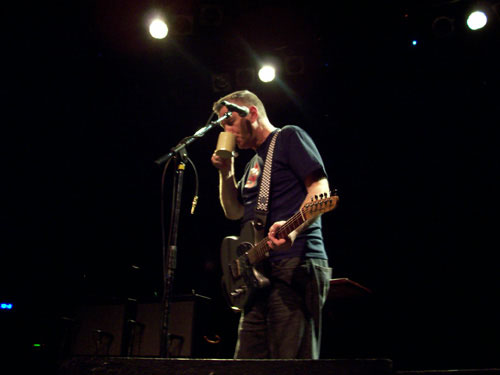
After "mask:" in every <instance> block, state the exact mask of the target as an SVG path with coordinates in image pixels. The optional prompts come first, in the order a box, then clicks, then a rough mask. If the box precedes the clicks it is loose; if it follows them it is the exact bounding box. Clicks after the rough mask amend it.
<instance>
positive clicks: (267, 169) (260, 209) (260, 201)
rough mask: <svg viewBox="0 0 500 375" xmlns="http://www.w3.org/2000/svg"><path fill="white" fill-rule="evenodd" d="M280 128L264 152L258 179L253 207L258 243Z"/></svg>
mask: <svg viewBox="0 0 500 375" xmlns="http://www.w3.org/2000/svg"><path fill="white" fill-rule="evenodd" d="M280 130H281V129H278V130H277V131H276V132H275V133H274V135H273V138H272V139H271V143H270V144H269V148H268V149H267V153H266V160H265V162H264V171H263V172H262V177H261V178H260V181H259V196H258V198H257V205H256V207H255V217H254V220H253V228H254V241H255V243H258V242H259V241H260V240H262V239H263V238H264V237H266V236H265V228H266V220H267V214H268V212H269V209H268V205H269V190H270V188H271V167H272V164H273V154H274V146H275V144H276V139H277V138H278V134H279V132H280Z"/></svg>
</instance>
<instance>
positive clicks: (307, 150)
mask: <svg viewBox="0 0 500 375" xmlns="http://www.w3.org/2000/svg"><path fill="white" fill-rule="evenodd" d="M275 131H277V130H275ZM273 134H274V132H273V133H272V134H270V135H269V136H268V137H267V138H266V140H265V141H264V143H263V144H261V145H260V146H259V147H258V148H257V150H256V151H257V152H256V154H255V155H254V157H253V158H252V159H251V160H250V161H249V163H248V164H247V166H246V168H245V172H244V174H243V177H242V178H241V180H240V181H239V182H238V190H239V194H240V200H241V202H242V204H243V205H244V207H245V212H244V215H243V219H242V223H245V222H247V221H248V220H252V219H253V218H254V214H255V205H256V202H257V197H258V195H259V180H260V177H261V175H262V172H263V170H264V159H265V157H266V154H267V149H268V148H269V144H270V142H271V138H272V137H273ZM318 171H319V172H321V173H323V174H324V175H325V177H326V171H325V168H324V165H323V160H322V159H321V156H320V154H319V152H318V149H317V148H316V145H315V144H314V142H313V140H312V139H311V137H310V136H309V135H308V134H307V133H306V132H305V131H304V130H303V129H301V128H299V127H298V126H295V125H287V126H285V127H283V128H282V129H281V132H280V134H279V135H278V138H277V139H276V145H275V149H274V155H273V164H272V170H271V190H270V193H269V195H270V197H269V207H268V209H269V214H268V215H267V228H269V226H271V225H272V224H273V223H274V222H276V221H279V220H287V219H289V218H290V217H291V216H292V215H293V214H295V213H296V212H297V211H298V210H299V208H300V205H301V204H302V202H303V201H304V199H305V198H306V195H307V189H306V187H305V184H304V181H305V178H306V177H307V176H308V175H310V174H311V173H314V172H318ZM267 228H266V229H267ZM296 256H300V257H308V258H321V259H327V255H326V252H325V247H324V244H323V235H322V233H321V217H319V218H318V219H316V220H315V221H314V222H313V223H312V224H311V225H310V226H309V227H308V228H307V229H306V230H304V231H303V232H302V233H301V234H300V235H299V236H297V238H296V240H295V242H294V244H293V246H292V248H291V249H290V250H287V251H279V252H278V251H277V252H273V251H271V252H270V260H271V261H276V260H280V259H284V258H289V257H296Z"/></svg>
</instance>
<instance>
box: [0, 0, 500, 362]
mask: <svg viewBox="0 0 500 375" xmlns="http://www.w3.org/2000/svg"><path fill="white" fill-rule="evenodd" d="M486 3H488V2H486ZM494 3H495V2H494V1H491V2H489V3H488V4H491V6H490V8H489V9H490V10H491V13H490V23H489V24H488V27H487V28H485V29H484V30H481V31H477V32H472V31H468V30H466V29H465V26H464V20H463V17H464V16H465V12H466V11H467V10H468V9H469V6H470V5H471V4H472V2H468V1H448V2H442V1H441V2H436V1H434V2H429V1H425V2H419V1H413V2H412V1H400V2H364V1H356V2H342V3H340V2H339V3H329V2H316V1H313V2H303V3H301V4H300V5H296V4H295V3H289V2H284V1H236V2H228V1H210V2H204V1H172V2H167V1H165V2H159V1H156V2H154V1H151V2H148V1H121V2H117V1H89V2H87V1H76V2H66V3H62V4H59V6H57V7H56V6H54V7H50V8H49V7H45V5H44V6H42V5H37V6H35V8H30V7H29V6H27V5H26V7H25V9H15V10H12V11H9V12H7V13H8V15H4V18H9V22H7V23H6V25H5V26H7V27H9V30H7V34H5V33H4V37H6V38H7V41H6V44H5V45H4V48H5V49H4V57H3V59H2V65H3V67H4V69H3V73H4V76H3V82H4V83H3V85H2V104H3V111H2V112H3V113H4V114H5V116H4V121H3V133H4V136H2V141H3V142H2V143H4V144H3V146H2V148H1V149H2V165H3V166H2V175H3V178H2V184H1V186H2V190H1V193H2V194H1V196H2V213H1V220H2V221H1V222H2V232H3V234H2V241H1V248H2V275H1V279H0V280H1V282H2V284H1V285H2V289H1V291H0V297H1V298H3V299H5V300H6V301H8V300H9V301H14V302H15V303H16V305H17V306H18V309H19V311H21V312H24V314H25V315H26V316H33V317H36V318H34V320H33V321H38V320H37V319H42V318H48V317H54V316H59V315H64V314H66V315H71V311H72V309H73V308H74V306H75V305H77V304H78V303H81V302H82V301H85V300H86V299H87V298H90V297H91V298H94V299H95V298H99V299H104V300H105V299H117V298H124V297H129V296H132V295H133V296H138V297H139V298H144V299H148V298H149V299H154V298H156V297H157V296H158V295H160V294H161V289H162V269H161V263H162V241H161V239H162V236H161V216H160V192H161V176H162V168H160V167H159V166H158V165H156V164H155V163H154V160H156V159H157V158H158V157H160V156H161V155H163V154H165V153H167V152H168V150H169V149H170V148H171V147H173V146H175V145H176V144H177V143H178V142H179V141H180V140H181V139H182V138H184V137H186V136H189V135H192V134H193V133H194V132H195V131H196V130H198V129H199V128H201V127H202V126H203V125H205V123H206V121H207V119H208V118H209V116H210V109H211V104H212V103H213V102H214V101H215V100H216V99H217V98H218V97H220V96H221V95H223V94H225V93H227V92H228V90H232V89H240V88H248V89H250V90H252V91H254V92H256V93H257V94H259V95H260V96H261V97H262V99H263V101H264V103H265V104H266V106H267V110H268V114H269V116H270V119H271V122H273V124H274V125H276V126H282V125H285V124H297V125H300V126H302V127H303V128H304V129H306V130H307V131H308V132H309V133H310V134H311V135H312V137H313V138H314V139H315V140H316V142H317V145H318V148H319V150H320V152H321V153H322V155H323V158H324V160H325V163H326V166H327V171H328V173H329V177H330V183H331V184H332V185H333V186H335V187H336V188H337V189H338V191H339V194H340V197H341V203H340V205H339V207H338V209H336V210H335V211H334V212H332V213H329V214H327V215H325V216H324V217H323V222H324V230H325V241H326V244H327V247H328V252H329V256H330V263H331V265H332V266H333V268H334V277H348V278H351V279H352V280H355V281H356V282H359V283H361V284H362V285H364V286H366V287H368V288H370V289H371V290H372V291H373V300H374V302H373V305H372V307H371V309H372V310H367V311H369V313H367V314H366V315H363V314H362V313H360V312H359V311H357V313H356V314H354V315H351V316H352V317H354V316H355V319H360V320H364V322H365V325H366V326H370V327H372V329H374V330H373V331H370V330H369V329H368V331H370V333H366V332H368V331H365V334H366V335H368V334H372V335H375V336H376V337H375V338H374V337H371V338H370V339H367V342H370V343H373V346H371V347H369V348H364V349H363V350H365V352H363V353H360V354H367V353H368V354H370V355H381V356H386V357H389V358H393V359H395V360H396V361H399V362H398V363H399V364H400V365H401V366H402V367H409V368H416V367H419V368H428V367H443V368H451V367H455V368H460V367H462V368H463V367H469V368H470V367H494V366H499V365H500V364H499V363H498V356H496V353H498V351H499V349H500V341H499V337H500V325H499V323H498V313H497V311H496V308H495V307H494V306H495V305H496V304H495V302H496V301H495V299H496V297H497V296H498V294H499V287H500V277H499V276H498V270H497V267H496V261H495V259H496V250H494V249H495V248H497V246H498V240H497V233H496V230H497V220H496V217H497V206H496V205H495V201H496V200H497V199H496V198H497V191H498V188H499V183H498V161H499V159H498V140H499V137H498V135H499V130H498V125H499V120H498V118H499V116H498V115H499V109H498V108H499V105H498V103H499V102H500V101H499V78H500V77H499V69H498V67H499V66H500V65H499V63H500V59H499V48H498V46H499V41H500V38H499V23H500V16H499V14H498V5H496V7H493V5H494ZM151 9H158V10H161V11H164V12H165V13H166V14H167V18H168V17H170V19H172V20H177V21H179V22H178V23H176V24H175V25H177V28H174V27H173V28H172V30H171V32H170V33H169V35H168V37H167V38H166V39H164V40H160V41H159V40H153V39H151V38H150V37H149V35H148V34H147V20H148V17H150V16H151ZM442 15H446V16H449V17H450V18H453V19H454V20H455V23H454V24H453V25H454V29H453V30H451V31H450V32H449V33H446V28H440V29H439V30H437V29H433V27H432V24H433V21H434V20H435V19H436V18H437V17H439V16H442ZM181 16H182V18H181ZM182 20H187V21H190V22H192V23H188V24H187V27H186V28H181V21H182ZM185 26H186V25H185ZM413 40H417V41H418V43H417V45H416V46H414V45H412V43H411V42H412V41H413ZM268 59H272V61H274V62H275V63H276V64H277V66H278V76H279V79H278V80H277V81H275V82H273V83H270V84H263V83H260V82H258V81H257V80H253V81H252V80H249V79H248V76H244V75H239V74H242V73H244V72H248V71H249V70H250V69H256V68H257V67H258V65H259V63H260V62H262V61H267V60H268ZM292 62H294V64H292ZM215 77H219V78H220V77H223V78H226V79H227V81H226V84H227V85H228V86H225V87H223V88H221V87H220V86H217V85H216V83H220V82H221V81H218V80H215ZM217 136H218V130H213V131H211V132H210V133H209V134H207V135H206V136H205V137H203V138H202V139H201V140H199V141H197V142H195V143H193V144H192V145H190V146H189V147H188V154H189V157H190V158H191V160H192V162H193V164H194V165H195V166H196V169H197V172H198V177H199V180H198V182H199V203H198V206H197V209H196V211H195V214H194V215H190V214H189V210H190V207H191V200H192V198H193V194H194V190H195V182H196V181H195V175H194V170H193V169H192V167H191V166H190V165H188V168H187V170H186V172H185V181H184V189H183V201H182V211H181V218H180V226H179V239H178V250H179V252H178V269H177V272H176V275H175V291H176V293H179V294H183V293H191V291H192V290H194V291H196V293H199V294H202V295H205V296H208V297H210V298H213V299H214V300H215V301H218V306H219V308H220V310H221V313H220V316H221V319H220V322H213V324H214V325H215V326H217V324H223V323H224V322H226V321H227V320H224V319H229V320H231V319H232V318H227V317H226V315H225V314H229V312H226V307H225V306H224V305H223V304H224V301H223V300H222V299H221V296H220V293H221V292H220V285H219V280H220V267H219V263H218V262H219V260H218V256H219V245H220V242H221V240H222V238H223V237H224V236H227V235H234V234H237V233H238V224H237V223H234V222H229V221H227V220H225V219H224V218H223V213H222V210H221V209H220V207H219V205H218V200H217V196H218V188H217V183H218V178H217V173H216V170H215V169H214V168H213V167H212V165H211V164H210V155H211V153H212V152H213V150H214V147H215V144H216V140H217ZM248 157H249V153H247V152H241V153H240V156H239V157H238V159H237V164H238V166H239V167H241V166H242V165H243V164H244V163H245V162H246V160H248ZM172 178H173V173H172V170H171V169H169V170H167V174H166V180H165V185H166V188H165V192H166V204H165V209H166V211H167V216H168V214H169V209H170V207H171V204H170V189H171V186H172V183H173V182H172V181H173V180H172ZM166 220H167V223H168V220H169V217H166ZM167 229H168V228H167ZM495 244H497V245H495ZM365 312H366V311H365ZM40 317H42V318H40ZM366 322H368V323H369V324H367V323H366ZM351 323H352V322H351ZM231 328H232V327H231ZM365 328H366V327H365ZM234 329H235V327H234ZM359 334H360V335H361V338H363V333H359ZM372 349H373V351H371V350H372ZM353 350H354V352H355V349H353ZM351 354H352V353H351ZM355 354H356V353H355Z"/></svg>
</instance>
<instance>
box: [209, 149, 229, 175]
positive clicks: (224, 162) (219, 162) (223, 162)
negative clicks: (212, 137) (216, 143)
mask: <svg viewBox="0 0 500 375" xmlns="http://www.w3.org/2000/svg"><path fill="white" fill-rule="evenodd" d="M211 161H212V164H213V166H214V167H215V168H217V169H219V170H220V171H221V172H223V173H224V172H229V171H230V170H231V158H229V159H224V158H221V157H220V156H217V154H216V153H215V152H214V153H213V154H212V159H211Z"/></svg>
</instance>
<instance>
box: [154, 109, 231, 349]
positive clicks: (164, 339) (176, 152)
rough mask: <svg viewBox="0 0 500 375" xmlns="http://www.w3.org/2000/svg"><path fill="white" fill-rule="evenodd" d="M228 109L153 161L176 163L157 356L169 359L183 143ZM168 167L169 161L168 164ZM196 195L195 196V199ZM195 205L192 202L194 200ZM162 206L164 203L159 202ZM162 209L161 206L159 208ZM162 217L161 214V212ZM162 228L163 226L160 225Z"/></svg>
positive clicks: (184, 158) (184, 157)
mask: <svg viewBox="0 0 500 375" xmlns="http://www.w3.org/2000/svg"><path fill="white" fill-rule="evenodd" d="M231 115H232V113H231V112H229V111H228V112H226V113H225V114H224V115H223V116H222V117H220V118H219V119H217V120H216V121H211V122H209V123H208V124H207V125H205V126H204V127H203V128H201V129H199V130H198V131H197V132H196V133H194V134H193V135H192V136H189V137H186V138H184V139H183V140H182V141H181V142H179V144H178V145H177V146H175V147H173V148H172V149H171V150H170V152H169V153H168V154H165V155H164V156H162V157H160V158H158V159H157V160H155V163H156V164H159V165H161V164H163V163H166V162H170V160H171V159H172V158H173V159H174V160H175V165H176V173H175V176H174V185H173V193H172V194H173V199H172V208H171V214H170V230H169V239H168V244H167V245H166V244H165V241H163V297H162V319H161V334H160V357H163V358H168V356H169V353H168V347H169V342H170V337H169V331H168V328H169V327H168V320H169V317H170V304H171V300H172V291H173V282H174V276H175V270H176V268H177V236H178V231H179V216H180V206H181V196H182V185H183V180H184V170H185V166H186V161H187V160H189V158H188V156H187V151H186V146H187V145H189V144H191V143H193V142H194V141H195V140H197V139H200V138H202V137H203V136H204V135H205V134H206V133H207V132H208V131H210V130H211V129H212V128H214V127H215V126H217V125H220V123H221V122H222V121H224V120H225V119H226V118H228V117H231ZM167 166H168V164H167ZM196 198H197V197H195V199H196ZM193 205H194V202H193ZM162 206H163V202H162ZM162 210H163V207H162ZM162 216H163V215H162ZM162 230H163V228H162Z"/></svg>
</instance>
